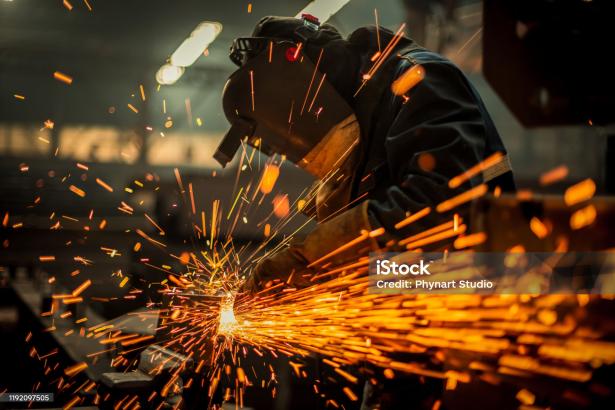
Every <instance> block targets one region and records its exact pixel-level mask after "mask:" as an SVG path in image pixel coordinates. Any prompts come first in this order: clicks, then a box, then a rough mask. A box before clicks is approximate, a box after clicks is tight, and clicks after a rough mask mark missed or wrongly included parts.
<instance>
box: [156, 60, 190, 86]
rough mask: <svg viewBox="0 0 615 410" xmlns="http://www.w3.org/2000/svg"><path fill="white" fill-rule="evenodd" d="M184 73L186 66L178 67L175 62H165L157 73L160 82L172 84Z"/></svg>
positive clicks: (157, 79)
mask: <svg viewBox="0 0 615 410" xmlns="http://www.w3.org/2000/svg"><path fill="white" fill-rule="evenodd" d="M182 74H184V67H177V66H175V65H173V64H165V65H163V66H162V67H160V69H159V70H158V72H157V73H156V81H158V84H162V85H171V84H175V82H176V81H177V80H179V78H180V77H181V76H182Z"/></svg>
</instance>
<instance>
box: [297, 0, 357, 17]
mask: <svg viewBox="0 0 615 410" xmlns="http://www.w3.org/2000/svg"><path fill="white" fill-rule="evenodd" d="M349 2H350V0H314V1H312V2H310V3H309V4H308V5H307V6H305V8H304V9H303V10H301V11H300V12H299V13H297V15H296V16H295V17H296V18H301V15H302V14H311V15H312V16H315V17H318V20H320V22H321V23H324V22H326V21H327V20H329V19H330V18H331V16H332V15H334V14H335V13H337V12H338V11H340V10H341V9H342V7H344V6H345V5H346V4H348V3H349Z"/></svg>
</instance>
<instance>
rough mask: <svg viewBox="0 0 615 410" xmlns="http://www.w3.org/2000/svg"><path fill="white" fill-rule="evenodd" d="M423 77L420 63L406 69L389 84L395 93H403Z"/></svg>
mask: <svg viewBox="0 0 615 410" xmlns="http://www.w3.org/2000/svg"><path fill="white" fill-rule="evenodd" d="M423 78H425V69H424V68H423V67H422V66H421V65H418V64H417V65H413V66H412V67H410V68H409V69H407V70H406V71H405V72H404V73H403V74H402V75H401V76H399V78H398V79H396V80H395V81H394V82H393V84H392V85H391V91H393V94H395V95H404V94H406V93H407V92H408V91H410V90H411V89H412V88H414V86H416V85H417V84H418V83H420V82H421V81H423Z"/></svg>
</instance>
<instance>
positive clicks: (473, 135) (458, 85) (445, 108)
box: [349, 29, 515, 236]
mask: <svg viewBox="0 0 615 410" xmlns="http://www.w3.org/2000/svg"><path fill="white" fill-rule="evenodd" d="M360 30H362V32H360V33H359V31H357V32H355V33H353V34H352V35H351V37H350V39H349V40H350V41H351V42H352V41H353V38H354V41H356V42H359V43H361V44H363V45H364V47H365V44H367V46H366V47H365V49H364V50H363V51H362V53H363V55H364V57H363V60H364V61H363V65H364V69H363V70H361V71H362V72H366V71H367V67H369V66H370V64H371V62H370V61H369V57H371V56H372V55H373V53H374V52H375V51H376V50H377V48H374V44H375V29H360ZM357 33H358V34H357ZM387 35H388V36H389V37H390V36H391V33H390V32H387V31H384V30H381V37H384V38H383V39H382V41H383V43H382V44H387V41H390V38H389V39H387V38H386V36H387ZM357 37H359V39H357ZM414 64H420V65H421V66H422V67H423V68H424V70H425V77H424V79H423V80H422V81H421V82H420V83H418V84H417V85H415V86H414V87H413V88H412V89H411V90H410V91H409V92H408V93H407V94H406V96H407V97H408V100H407V101H406V100H405V99H404V98H403V97H401V96H396V95H394V94H393V93H392V91H391V84H392V83H393V81H394V80H395V79H396V78H398V77H399V76H400V75H401V74H403V73H404V72H405V71H406V70H408V69H409V68H410V67H411V66H412V65H414ZM352 104H353V107H354V109H355V112H356V113H357V118H358V120H359V123H360V126H361V134H362V135H361V144H360V147H359V151H360V152H359V160H358V166H357V167H356V168H355V169H356V171H355V175H354V177H353V182H352V189H351V201H352V200H356V199H357V198H361V197H362V196H363V195H366V198H367V199H368V200H369V206H368V210H369V216H370V220H371V223H372V225H373V226H374V227H379V226H382V227H384V228H385V229H386V231H387V232H388V233H396V235H395V236H407V235H412V234H414V233H417V232H420V231H422V230H424V229H428V228H430V227H433V226H435V225H437V224H439V223H442V221H444V220H450V218H451V215H450V214H438V213H437V212H436V211H435V207H436V206H437V205H438V204H439V203H440V202H442V201H444V200H446V199H448V198H451V197H453V196H455V195H457V194H459V193H462V192H464V191H466V190H468V189H470V188H472V187H474V186H477V185H479V184H481V183H483V182H484V181H483V178H482V174H480V173H479V174H478V175H477V176H475V177H473V178H472V179H470V180H469V181H468V182H466V183H464V184H462V185H461V186H460V187H459V188H457V189H454V190H453V189H450V188H449V187H448V182H449V180H450V179H451V178H453V177H455V176H457V175H460V174H462V173H463V172H464V171H467V170H468V169H469V168H470V167H472V166H474V165H476V164H478V163H479V162H481V161H482V160H484V159H485V158H487V157H489V156H490V155H492V154H494V153H495V152H502V153H503V154H506V149H505V148H504V144H503V143H502V140H501V139H500V136H499V134H498V132H497V130H496V128H495V126H494V124H493V121H492V120H491V118H490V116H489V114H488V113H487V110H486V108H485V106H484V104H483V102H482V100H481V98H480V96H479V95H478V93H477V92H476V90H475V89H474V87H473V86H472V85H471V84H470V82H469V81H468V79H467V78H466V76H465V75H464V74H463V73H462V72H461V70H460V69H459V68H457V67H456V66H455V65H454V64H453V63H452V62H450V61H448V60H447V59H445V58H444V57H442V56H440V55H438V54H436V53H434V52H430V51H427V50H425V49H423V48H421V47H419V46H417V45H416V44H415V43H413V42H412V41H411V40H408V39H404V40H402V41H401V42H400V44H399V46H398V47H397V49H396V50H395V51H394V52H393V53H391V56H389V57H388V59H387V61H385V62H384V63H383V65H382V66H381V67H380V68H379V70H378V71H377V72H376V74H375V76H374V77H373V78H372V79H370V80H369V81H368V82H367V83H366V85H365V87H364V88H363V89H362V90H361V91H360V92H359V94H358V95H357V96H356V97H355V98H354V101H353V102H352ZM424 154H429V155H431V157H432V158H433V159H434V160H435V163H434V167H433V169H423V168H421V166H419V158H420V157H421V155H424ZM488 185H489V187H490V188H491V189H494V188H495V187H496V186H499V187H500V189H501V190H502V191H504V192H506V191H513V190H514V189H515V185H514V181H513V176H512V172H507V173H505V174H503V175H500V176H499V177H497V178H495V179H493V180H491V181H490V182H489V183H488ZM428 206H429V207H431V208H432V211H431V213H430V214H429V215H428V216H427V217H425V218H422V219H421V220H419V221H418V222H416V223H414V224H412V225H410V226H408V227H406V228H404V229H401V230H399V231H397V230H396V229H395V228H394V226H395V224H396V223H398V222H399V221H401V220H403V219H404V218H406V216H407V215H408V214H409V213H414V212H417V211H419V210H421V209H423V208H425V207H428ZM465 210H467V206H466V207H461V208H458V209H455V210H453V211H452V212H458V213H460V214H461V215H465V212H464V211H465ZM466 222H469V221H466Z"/></svg>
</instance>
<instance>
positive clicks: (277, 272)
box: [240, 201, 377, 293]
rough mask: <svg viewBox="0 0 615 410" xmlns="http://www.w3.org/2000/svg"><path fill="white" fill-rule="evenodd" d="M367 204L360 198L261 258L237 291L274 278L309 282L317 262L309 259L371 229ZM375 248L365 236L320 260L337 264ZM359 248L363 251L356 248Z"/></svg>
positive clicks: (295, 283)
mask: <svg viewBox="0 0 615 410" xmlns="http://www.w3.org/2000/svg"><path fill="white" fill-rule="evenodd" d="M367 206H368V201H363V202H361V203H360V204H359V205H357V206H356V207H354V208H351V209H349V210H347V211H345V212H342V213H341V214H339V215H338V216H336V217H334V218H332V219H330V220H328V221H326V222H323V223H321V224H318V225H317V226H316V228H315V229H314V230H313V231H312V232H310V233H309V234H308V235H307V237H306V238H305V240H304V241H303V242H302V243H296V244H291V245H290V246H289V247H288V248H286V249H284V250H282V251H280V252H278V253H276V254H275V255H272V256H271V257H268V258H265V259H263V260H261V261H260V262H259V263H258V264H257V265H256V267H255V268H254V270H253V271H252V275H251V276H250V277H249V278H248V279H247V280H246V282H245V283H244V284H243V286H242V288H241V289H240V292H246V293H256V292H259V291H260V290H262V289H264V288H265V287H267V285H268V284H270V283H272V282H273V281H274V280H275V279H279V280H280V281H287V282H288V285H290V286H293V287H305V286H308V285H309V284H310V283H311V282H310V280H309V279H310V278H309V276H311V275H313V274H314V273H316V272H317V271H318V266H312V267H310V266H309V265H310V264H311V263H312V262H314V261H318V260H319V259H320V258H322V257H323V256H325V255H328V254H329V253H331V252H333V251H335V250H337V249H339V247H340V246H343V245H346V244H348V243H349V242H350V241H352V240H354V239H356V238H357V237H359V236H360V235H362V234H363V233H365V232H368V231H370V230H371V229H372V228H371V225H370V222H369V217H368V212H367ZM375 248H377V245H376V243H375V241H374V240H373V239H371V238H367V239H366V240H364V241H361V242H359V243H358V244H357V245H356V246H353V247H350V248H348V249H345V250H344V251H343V252H340V253H338V254H336V255H334V256H332V257H328V258H326V260H324V261H323V264H325V263H331V264H332V265H338V264H341V263H344V262H347V261H350V260H356V259H357V258H358V257H359V256H361V254H364V253H367V252H369V250H372V249H375ZM360 250H363V252H359V251H360Z"/></svg>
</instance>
